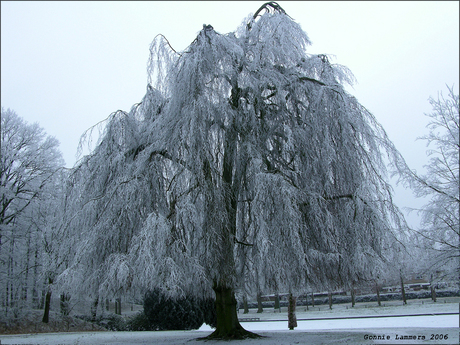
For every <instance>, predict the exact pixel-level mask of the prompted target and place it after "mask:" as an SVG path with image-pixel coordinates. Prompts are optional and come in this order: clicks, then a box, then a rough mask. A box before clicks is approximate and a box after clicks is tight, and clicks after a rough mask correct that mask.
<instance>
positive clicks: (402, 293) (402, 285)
mask: <svg viewBox="0 0 460 345" xmlns="http://www.w3.org/2000/svg"><path fill="white" fill-rule="evenodd" d="M399 278H400V279H401V295H402V300H403V302H404V304H407V301H406V290H405V289H404V280H403V276H402V274H400V276H399Z"/></svg>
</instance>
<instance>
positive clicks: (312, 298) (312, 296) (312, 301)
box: [311, 291, 315, 308]
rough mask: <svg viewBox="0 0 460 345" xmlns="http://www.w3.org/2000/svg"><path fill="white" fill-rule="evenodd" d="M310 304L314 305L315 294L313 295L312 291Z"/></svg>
mask: <svg viewBox="0 0 460 345" xmlns="http://www.w3.org/2000/svg"><path fill="white" fill-rule="evenodd" d="M311 306H312V307H313V308H314V307H315V296H314V295H313V291H312V293H311Z"/></svg>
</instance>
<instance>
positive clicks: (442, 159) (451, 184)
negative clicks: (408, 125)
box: [400, 87, 460, 280]
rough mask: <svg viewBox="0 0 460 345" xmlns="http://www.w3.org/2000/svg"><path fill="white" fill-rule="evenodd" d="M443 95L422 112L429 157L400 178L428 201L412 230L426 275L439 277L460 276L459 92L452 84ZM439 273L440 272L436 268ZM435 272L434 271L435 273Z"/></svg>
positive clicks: (417, 194) (455, 277)
mask: <svg viewBox="0 0 460 345" xmlns="http://www.w3.org/2000/svg"><path fill="white" fill-rule="evenodd" d="M448 91H449V94H448V96H447V98H445V97H444V96H443V95H442V93H440V94H439V95H438V98H437V99H434V98H433V97H430V98H429V102H430V104H431V106H432V107H433V110H432V112H431V113H429V114H425V115H426V116H428V117H429V118H430V120H431V121H430V123H429V124H428V126H427V127H428V129H429V133H428V135H426V136H423V137H422V138H420V139H423V140H426V142H427V146H429V148H430V149H429V150H428V151H427V155H428V157H430V159H429V162H428V164H427V165H426V166H425V168H426V174H425V175H421V174H417V172H415V171H412V170H409V169H407V168H405V169H402V170H401V171H400V173H401V179H402V181H403V182H404V183H405V184H406V185H408V186H410V187H411V188H412V190H413V191H414V193H415V195H416V196H417V197H426V198H428V200H429V201H428V202H427V204H426V205H424V206H423V207H422V208H421V209H420V210H417V211H418V212H419V213H421V215H422V218H421V225H420V229H415V230H414V231H415V232H416V233H417V234H418V235H419V236H420V237H421V240H422V243H423V247H422V249H423V250H425V251H427V252H426V253H425V256H426V257H427V258H429V260H430V264H429V265H427V266H428V271H430V272H431V273H429V275H431V274H433V272H435V271H440V270H441V271H443V272H442V273H441V274H438V275H437V278H438V279H442V278H446V277H449V278H450V279H454V280H457V279H458V277H459V273H460V272H459V271H458V269H459V267H460V265H459V258H460V246H459V236H460V232H459V231H460V230H459V229H460V223H459V208H460V198H459V188H460V184H459V150H460V144H459V131H460V125H459V96H458V95H455V94H454V91H453V87H450V88H449V87H448ZM438 273H439V272H438ZM435 275H436V274H435Z"/></svg>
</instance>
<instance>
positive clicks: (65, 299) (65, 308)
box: [59, 293, 70, 316]
mask: <svg viewBox="0 0 460 345" xmlns="http://www.w3.org/2000/svg"><path fill="white" fill-rule="evenodd" d="M60 297H61V303H60V304H59V305H60V307H61V308H60V309H61V314H62V315H64V316H67V315H69V314H70V305H69V301H70V295H69V294H66V293H62V294H61V296H60Z"/></svg>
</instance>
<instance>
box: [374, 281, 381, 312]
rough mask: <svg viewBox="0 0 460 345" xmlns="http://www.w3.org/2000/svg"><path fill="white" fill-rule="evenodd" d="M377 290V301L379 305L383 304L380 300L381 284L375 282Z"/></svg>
mask: <svg viewBox="0 0 460 345" xmlns="http://www.w3.org/2000/svg"><path fill="white" fill-rule="evenodd" d="M375 291H377V303H378V304H379V307H381V306H382V302H381V301H380V285H379V284H378V283H376V284H375Z"/></svg>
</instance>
